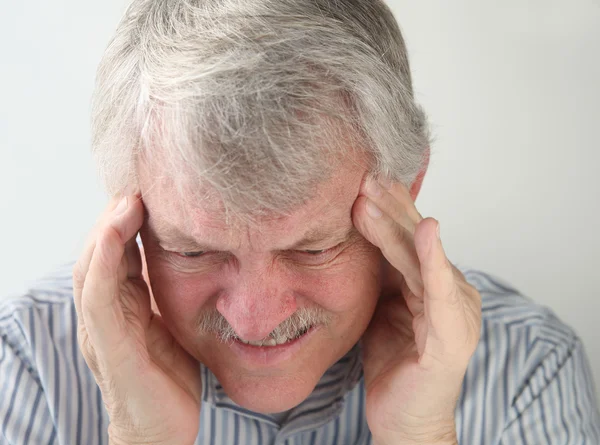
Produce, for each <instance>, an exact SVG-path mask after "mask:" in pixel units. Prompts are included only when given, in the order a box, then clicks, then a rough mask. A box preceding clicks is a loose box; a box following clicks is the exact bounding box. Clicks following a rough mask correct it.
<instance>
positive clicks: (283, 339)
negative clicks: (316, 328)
mask: <svg viewBox="0 0 600 445" xmlns="http://www.w3.org/2000/svg"><path fill="white" fill-rule="evenodd" d="M307 331H308V329H306V330H303V331H302V332H298V334H297V335H296V336H295V337H277V338H273V337H269V339H267V340H259V341H246V340H242V339H241V338H238V340H239V341H240V342H242V343H244V344H246V345H252V346H277V345H282V344H284V343H287V342H289V341H292V340H295V339H297V338H300V337H302V336H303V335H304V334H306V332H307Z"/></svg>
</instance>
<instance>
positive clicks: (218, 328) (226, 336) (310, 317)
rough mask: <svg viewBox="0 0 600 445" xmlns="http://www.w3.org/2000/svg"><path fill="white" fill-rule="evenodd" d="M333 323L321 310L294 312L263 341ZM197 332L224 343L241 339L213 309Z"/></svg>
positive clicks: (202, 319)
mask: <svg viewBox="0 0 600 445" xmlns="http://www.w3.org/2000/svg"><path fill="white" fill-rule="evenodd" d="M330 321H331V316H330V315H328V314H327V313H326V312H325V311H324V310H323V309H320V308H302V309H298V310H297V311H296V312H294V313H293V314H292V315H291V316H290V317H289V318H287V319H285V320H284V321H283V322H282V323H281V324H280V325H279V326H277V327H276V328H275V329H273V331H271V333H270V334H269V335H268V336H266V337H265V338H264V339H263V340H265V341H266V340H269V339H271V338H272V339H275V340H279V339H284V338H294V337H297V336H299V335H300V334H302V333H304V332H306V331H307V330H308V329H310V328H311V327H313V326H316V325H319V324H323V325H325V326H327V325H328V324H329V323H330ZM196 331H197V332H198V333H200V334H214V335H216V336H217V338H218V339H219V340H220V341H222V342H224V343H230V342H232V341H235V340H238V339H239V338H240V337H239V336H238V335H237V334H236V332H235V331H234V330H233V328H232V327H231V325H230V324H229V322H228V321H227V319H226V318H225V317H223V315H221V313H220V312H219V311H217V310H216V309H211V310H209V311H207V312H205V313H204V314H202V316H201V317H200V319H199V320H198V322H197V324H196Z"/></svg>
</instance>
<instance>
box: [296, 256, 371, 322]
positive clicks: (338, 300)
mask: <svg viewBox="0 0 600 445" xmlns="http://www.w3.org/2000/svg"><path fill="white" fill-rule="evenodd" d="M380 258H381V256H380V254H379V251H375V250H372V249H362V250H358V251H355V252H353V253H351V254H349V255H348V256H347V257H346V258H344V259H343V260H342V261H340V263H338V264H336V265H335V266H334V267H332V268H329V269H325V270H322V271H310V272H306V273H304V274H303V276H302V277H301V279H300V280H298V283H299V286H298V287H297V290H298V291H299V292H301V294H302V295H304V296H306V297H307V298H309V299H310V300H311V301H313V302H314V303H316V304H318V305H319V306H321V307H323V308H324V309H326V310H329V311H331V312H333V313H338V314H348V313H351V312H361V313H364V312H365V311H366V312H369V311H371V309H372V308H373V307H374V305H375V303H376V302H377V299H378V296H379V294H380V290H381V259H380Z"/></svg>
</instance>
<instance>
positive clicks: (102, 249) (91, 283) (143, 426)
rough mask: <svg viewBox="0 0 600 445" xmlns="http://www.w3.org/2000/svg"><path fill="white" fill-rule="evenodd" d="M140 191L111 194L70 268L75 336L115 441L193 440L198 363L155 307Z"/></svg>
mask: <svg viewBox="0 0 600 445" xmlns="http://www.w3.org/2000/svg"><path fill="white" fill-rule="evenodd" d="M143 219H144V206H143V203H142V201H141V199H140V197H139V196H136V195H133V196H128V197H125V198H123V199H122V200H121V201H120V202H118V203H117V202H116V201H112V202H111V204H110V205H109V206H108V209H107V210H106V212H105V213H104V214H103V216H102V218H101V219H100V221H99V223H98V224H97V226H96V228H95V230H94V231H93V232H92V234H91V236H90V239H89V240H88V243H87V245H86V247H85V250H84V252H83V254H82V255H81V257H80V258H79V260H78V261H77V263H76V264H75V267H74V269H73V289H74V297H75V306H76V309H77V319H78V329H77V337H78V342H79V347H80V349H81V351H82V353H83V356H84V358H85V360H86V362H87V364H88V366H89V367H90V369H91V371H92V372H93V374H94V377H95V379H96V382H97V383H98V386H99V387H100V390H101V392H102V398H103V401H104V404H105V406H106V409H107V411H108V415H109V417H110V425H109V428H108V430H109V431H108V432H109V440H110V443H111V444H112V445H138V444H139V445H141V444H152V445H163V444H164V445H167V444H169V445H171V444H177V445H188V444H189V445H192V444H193V443H194V441H195V439H196V436H197V434H198V428H199V419H200V400H201V382H200V370H199V367H198V363H197V361H195V360H194V359H193V358H192V357H191V356H190V355H189V354H188V353H187V352H186V351H185V350H184V349H183V348H182V347H181V346H180V345H179V344H178V343H177V341H176V340H175V339H174V338H173V337H172V335H171V334H170V333H169V331H168V330H167V328H166V327H165V325H164V324H163V321H162V319H161V317H160V315H158V314H155V313H153V312H152V309H151V305H150V293H149V287H148V285H147V283H146V282H145V280H144V278H143V277H142V261H141V255H140V251H139V248H138V245H137V242H136V239H135V238H136V235H137V233H138V231H139V229H140V227H141V225H142V222H143Z"/></svg>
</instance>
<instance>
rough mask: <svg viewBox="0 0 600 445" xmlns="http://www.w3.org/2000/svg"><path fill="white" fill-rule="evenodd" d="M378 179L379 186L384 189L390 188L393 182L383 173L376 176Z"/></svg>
mask: <svg viewBox="0 0 600 445" xmlns="http://www.w3.org/2000/svg"><path fill="white" fill-rule="evenodd" d="M378 181H379V185H381V187H383V189H384V190H389V189H391V188H392V185H393V184H394V183H393V182H392V180H391V179H390V178H388V177H387V176H384V175H381V176H380V177H379V178H378Z"/></svg>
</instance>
